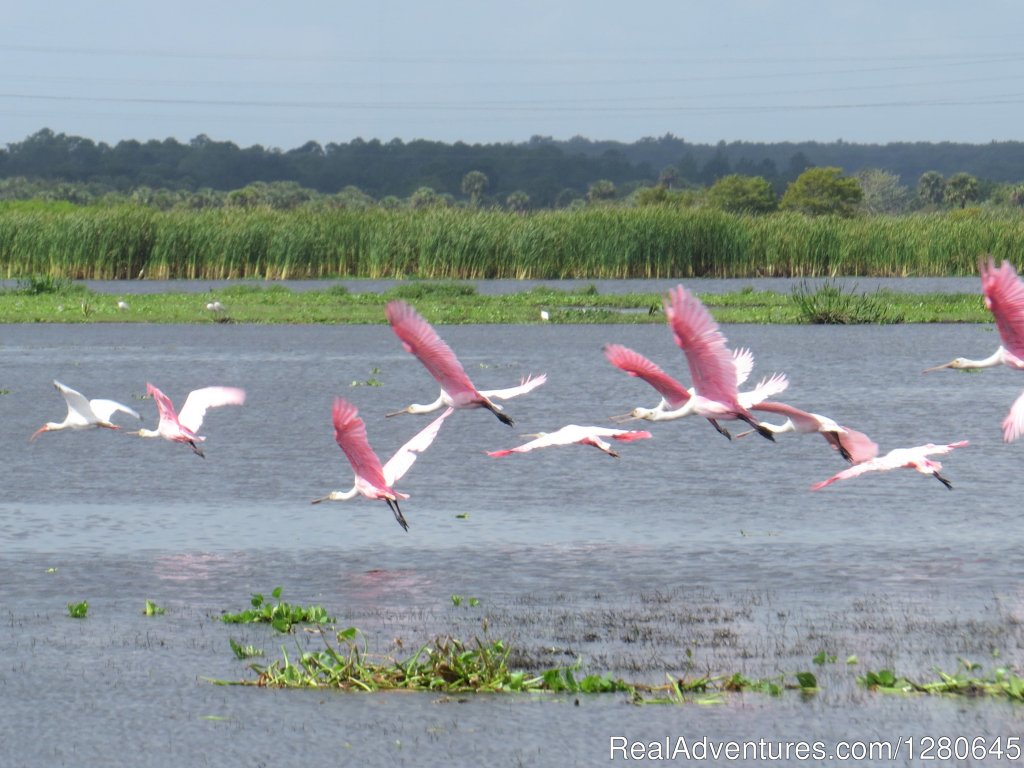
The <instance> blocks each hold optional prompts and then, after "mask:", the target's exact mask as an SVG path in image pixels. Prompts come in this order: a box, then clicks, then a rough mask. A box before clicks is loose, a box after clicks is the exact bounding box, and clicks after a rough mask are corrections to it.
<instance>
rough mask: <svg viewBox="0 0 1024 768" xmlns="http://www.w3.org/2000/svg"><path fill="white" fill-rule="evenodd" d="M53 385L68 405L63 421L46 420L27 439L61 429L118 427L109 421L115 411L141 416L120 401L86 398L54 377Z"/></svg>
mask: <svg viewBox="0 0 1024 768" xmlns="http://www.w3.org/2000/svg"><path fill="white" fill-rule="evenodd" d="M53 386H55V387H56V388H57V391H58V392H60V393H61V395H62V396H63V397H64V402H66V403H67V406H68V414H67V416H65V417H64V421H48V422H46V423H45V424H43V426H41V427H40V428H39V429H37V430H36V431H35V432H34V433H33V435H32V437H30V438H29V441H32V440H35V439H36V438H37V437H39V435H41V434H42V433H43V432H58V431H60V430H62V429H91V428H97V427H106V428H107V429H120V427H119V426H117V425H116V424H113V423H111V421H110V419H111V418H113V416H114V414H115V413H117V412H121V413H127V414H128V415H129V416H134V417H135V418H136V419H139V418H141V417H140V416H139V414H138V413H136V412H135V411H133V410H132V409H131V408H129V407H128V406H127V405H121V403H116V402H114V401H113V400H103V399H102V398H97V399H94V400H87V399H86V397H85V395H83V394H82V393H81V392H78V391H76V390H74V389H72V388H71V387H67V386H64V385H63V384H61V383H60V382H59V381H57V380H56V379H54V382H53Z"/></svg>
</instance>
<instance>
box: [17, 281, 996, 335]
mask: <svg viewBox="0 0 1024 768" xmlns="http://www.w3.org/2000/svg"><path fill="white" fill-rule="evenodd" d="M396 297H397V298H404V299H407V300H408V301H410V302H411V303H413V304H414V305H415V306H416V307H417V309H419V311H420V312H421V313H422V314H423V315H424V316H425V317H426V318H427V319H428V320H430V321H431V322H435V323H441V324H450V323H517V324H523V323H541V322H550V323H556V324H557V323H562V324H577V323H662V322H664V314H663V312H662V309H661V296H660V295H659V294H653V293H632V294H608V295H602V294H598V293H597V292H596V291H595V290H593V289H592V288H588V289H583V290H579V291H573V292H564V291H558V290H552V289H533V290H529V291H524V292H521V293H518V294H509V295H503V296H482V295H479V294H478V293H477V292H476V290H475V288H474V287H473V286H471V285H466V284H457V283H439V284H438V283H416V282H413V283H409V284H406V285H402V286H398V287H396V288H393V289H391V290H389V291H387V292H385V293H382V294H377V293H349V292H348V291H347V290H346V289H345V288H344V287H342V286H336V287H333V288H328V289H326V290H323V291H303V292H293V291H291V290H289V289H288V288H286V287H284V286H270V287H266V288H264V287H261V286H253V285H244V284H242V285H237V286H232V287H230V288H226V289H223V290H219V291H216V292H208V293H201V294H196V293H189V294H140V295H134V296H128V295H125V296H116V295H110V294H99V293H93V292H90V291H88V290H86V289H85V288H84V287H82V286H78V285H74V284H68V283H65V282H62V281H50V280H42V281H39V280H36V281H27V282H23V283H22V284H21V286H20V287H19V288H16V289H11V290H9V291H6V292H0V323H95V322H121V323H218V322H219V323H268V324H282V323H283V324H288V323H292V324H320V323H324V324H365V323H382V322H384V305H385V304H386V303H387V301H388V300H389V299H392V298H396ZM701 298H702V299H703V300H704V302H705V304H707V306H708V307H709V309H710V310H711V312H712V313H713V314H714V316H715V318H716V319H717V320H718V321H719V322H723V323H833V324H842V323H851V324H852V323H900V322H905V323H935V322H968V323H982V322H984V323H987V322H991V321H992V317H991V315H990V314H989V312H988V311H987V310H986V309H985V307H984V305H983V303H982V299H981V296H980V295H977V294H924V295H922V294H898V293H890V292H877V293H873V294H867V295H863V296H861V295H856V294H853V293H851V292H844V291H841V290H839V289H837V288H835V287H834V286H830V285H827V284H826V285H825V286H823V287H821V288H819V289H816V290H814V291H810V290H803V291H801V290H797V291H794V292H793V293H775V292H771V291H754V290H741V291H738V292H736V293H730V294H706V295H702V297H701ZM214 302H219V305H220V307H222V309H209V308H208V305H211V304H213V303H214ZM119 303H122V304H123V305H124V306H119ZM541 311H544V312H547V313H548V317H549V319H548V320H547V321H544V320H542V319H541Z"/></svg>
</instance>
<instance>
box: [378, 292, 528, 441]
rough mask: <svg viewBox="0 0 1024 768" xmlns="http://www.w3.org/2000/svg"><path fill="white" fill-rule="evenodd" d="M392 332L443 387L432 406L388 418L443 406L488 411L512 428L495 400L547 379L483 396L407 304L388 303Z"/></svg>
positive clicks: (413, 407)
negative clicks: (484, 409)
mask: <svg viewBox="0 0 1024 768" xmlns="http://www.w3.org/2000/svg"><path fill="white" fill-rule="evenodd" d="M384 312H385V314H386V315H387V318H388V322H389V323H391V329H392V330H393V331H394V332H395V335H396V336H398V338H399V339H400V340H401V342H402V346H403V347H405V350H406V351H407V352H409V353H410V354H413V355H415V356H416V357H417V359H419V361H420V362H421V363H423V367H424V368H426V369H427V371H428V372H429V373H430V375H431V376H433V377H434V378H435V379H437V382H438V383H439V384H440V385H441V395H440V396H439V397H438V398H437V400H435V401H434V402H433V403H430V404H428V405H420V404H418V403H414V404H412V405H410V406H408V407H406V408H403V409H402V410H401V411H395V412H394V413H389V414H387V415H388V416H396V415H398V414H400V413H428V412H430V411H435V410H437V409H438V408H440V407H442V406H448V407H449V408H486V409H487V410H489V411H490V412H491V413H493V414H494V415H495V416H497V417H498V420H499V421H501V422H502V423H503V424H508V425H509V426H512V423H513V422H512V419H511V418H509V417H508V416H507V415H505V414H504V413H503V412H502V409H501V406H499V405H495V403H494V399H499V400H501V399H504V400H507V399H508V398H511V397H516V396H518V395H523V394H526V393H527V392H529V391H531V390H533V389H535V388H536V387H539V386H540V385H541V384H543V383H544V382H545V381H547V376H545V375H543V374H542V375H540V376H536V377H529V378H526V379H523V381H522V382H521V383H520V384H519V386H517V387H509V388H507V389H496V390H490V391H483V392H481V391H480V390H478V389H477V388H476V387H474V386H473V382H472V381H470V379H469V376H467V375H466V371H465V369H463V367H462V363H460V362H459V359H458V358H457V357H456V356H455V353H454V352H452V350H451V347H449V346H448V345H447V344H446V343H445V342H444V340H443V339H442V338H441V337H440V336H438V335H437V331H435V330H434V328H433V326H431V325H430V323H428V322H427V321H426V320H424V319H423V318H422V317H421V316H420V314H419V313H418V312H417V311H416V310H415V309H413V308H412V307H411V306H409V305H408V304H406V303H405V302H404V301H400V300H398V299H395V300H393V301H389V302H388V304H387V307H386V308H385V310H384Z"/></svg>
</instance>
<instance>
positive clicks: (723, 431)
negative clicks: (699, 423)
mask: <svg viewBox="0 0 1024 768" xmlns="http://www.w3.org/2000/svg"><path fill="white" fill-rule="evenodd" d="M708 421H710V422H711V426H712V427H714V428H715V429H717V430H718V434H720V435H725V439H726V440H732V435H730V434H729V430H727V429H726V428H725V427H723V426H722V425H721V424H719V423H718V422H717V421H715V420H714V419H708Z"/></svg>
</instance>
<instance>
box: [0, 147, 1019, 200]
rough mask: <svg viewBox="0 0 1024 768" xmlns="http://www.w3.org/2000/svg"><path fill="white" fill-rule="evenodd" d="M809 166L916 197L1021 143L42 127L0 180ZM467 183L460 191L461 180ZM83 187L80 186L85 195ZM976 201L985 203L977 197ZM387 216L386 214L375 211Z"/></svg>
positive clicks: (383, 179) (401, 185)
mask: <svg viewBox="0 0 1024 768" xmlns="http://www.w3.org/2000/svg"><path fill="white" fill-rule="evenodd" d="M811 166H819V167H821V166H833V167H838V168H842V169H843V170H844V171H845V172H846V173H849V174H856V173H858V172H861V171H864V170H869V169H881V170H885V171H887V172H889V173H891V174H894V175H895V176H897V177H898V179H899V181H900V182H901V183H902V184H903V185H905V186H906V187H909V188H914V187H915V186H916V185H917V183H918V181H919V179H920V177H921V176H922V175H923V174H925V173H926V172H929V171H931V172H936V173H938V174H940V175H942V176H949V175H952V174H957V173H966V174H970V175H972V176H973V177H975V178H977V179H978V180H979V181H980V182H981V183H982V185H983V186H984V184H986V183H993V184H994V183H1004V184H1006V183H1017V182H1020V181H1022V180H1024V142H992V143H989V144H977V145H976V144H953V143H939V144H932V143H924V142H918V143H897V144H885V145H865V144H851V143H847V142H843V141H837V142H832V143H817V142H798V143H774V144H767V143H749V142H732V143H725V142H720V143H719V144H716V145H707V144H691V143H689V142H687V141H685V140H684V139H681V138H677V137H675V136H672V135H666V136H663V137H660V138H649V139H643V140H640V141H637V142H634V143H621V142H610V141H594V140H590V139H585V138H581V137H577V138H573V139H570V140H568V141H556V140H554V139H552V138H550V137H542V136H535V137H533V138H531V139H530V140H529V141H527V142H523V143H516V144H511V143H509V144H465V143H462V142H456V143H454V144H445V143H441V142H435V141H424V140H417V141H409V142H404V141H402V140H400V139H393V140H391V141H383V142H382V141H379V140H377V139H373V140H369V141H364V140H362V139H355V140H353V141H349V142H345V143H328V144H326V145H321V144H319V143H317V142H313V141H310V142H307V143H306V144H303V145H302V146H301V147H297V148H294V149H288V150H282V149H277V148H266V147H262V146H259V145H254V146H251V147H244V148H243V147H239V146H237V145H235V144H233V143H232V142H228V141H215V140H213V139H211V138H209V137H208V136H206V135H200V136H197V137H195V138H193V139H191V140H190V141H188V142H187V143H182V142H179V141H177V140H176V139H164V140H155V139H154V140H149V141H144V142H140V141H134V140H126V141H120V142H118V143H117V144H115V145H113V146H111V145H108V144H105V143H102V142H94V141H92V140H91V139H88V138H82V137H78V136H69V135H66V134H63V133H54V132H53V131H51V130H49V129H43V130H40V131H38V132H37V133H35V134H33V135H31V136H29V137H27V138H26V139H25V140H24V141H21V142H15V143H11V144H8V145H7V147H6V149H0V180H2V179H7V180H10V179H14V178H23V179H28V180H42V181H46V182H49V183H51V184H55V183H62V182H63V183H70V184H73V185H78V189H84V188H89V187H90V185H91V188H92V189H93V191H94V193H95V194H100V193H102V192H104V191H110V190H113V191H117V192H120V193H128V192H131V191H133V190H138V189H140V188H146V189H151V190H154V189H166V190H185V191H189V192H198V191H202V190H213V191H227V190H239V189H242V188H245V187H247V186H250V185H253V184H258V183H275V182H278V183H279V182H291V183H294V184H295V185H297V186H299V187H301V188H304V189H309V190H313V191H315V192H317V193H320V194H327V195H333V194H337V193H339V192H340V191H342V190H345V189H349V190H355V191H357V192H361V193H363V194H365V195H367V196H369V197H371V198H372V199H374V200H378V201H385V202H387V201H389V200H391V199H396V200H397V199H400V198H401V199H405V198H410V197H412V196H413V195H415V194H416V192H417V191H419V190H430V191H432V192H433V193H435V194H438V195H442V196H444V195H447V196H451V197H453V198H459V199H473V201H474V202H475V203H476V204H482V205H484V206H485V207H486V206H488V205H493V204H497V205H502V206H506V207H529V208H534V209H535V208H560V207H567V206H568V205H570V204H572V203H573V201H576V200H581V199H583V198H585V197H587V195H588V193H589V192H590V190H592V189H593V188H594V185H595V184H611V185H613V188H614V190H615V195H616V197H618V198H623V197H626V196H627V195H629V194H630V193H631V192H633V191H635V190H636V189H638V188H643V187H651V186H654V185H659V184H660V185H661V186H664V187H667V188H670V189H673V188H685V187H709V186H711V185H712V184H714V183H715V182H716V181H718V180H719V179H722V178H723V177H726V176H729V175H730V174H739V175H742V176H760V177H763V178H764V179H766V180H767V181H768V182H769V183H770V184H771V185H772V187H773V188H774V189H775V192H776V194H781V193H782V191H783V190H784V189H785V188H786V187H787V185H789V184H790V183H791V182H792V181H793V180H794V179H796V178H797V177H798V176H799V175H800V173H801V172H802V171H804V170H805V169H807V168H808V167H811ZM471 174H479V176H473V177H472V178H474V179H475V182H474V183H473V184H471V185H470V186H469V187H467V176H468V175H471ZM83 185H84V186H83ZM981 197H982V199H984V198H985V197H986V194H985V190H984V189H982V191H981ZM385 207H386V206H385Z"/></svg>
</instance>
